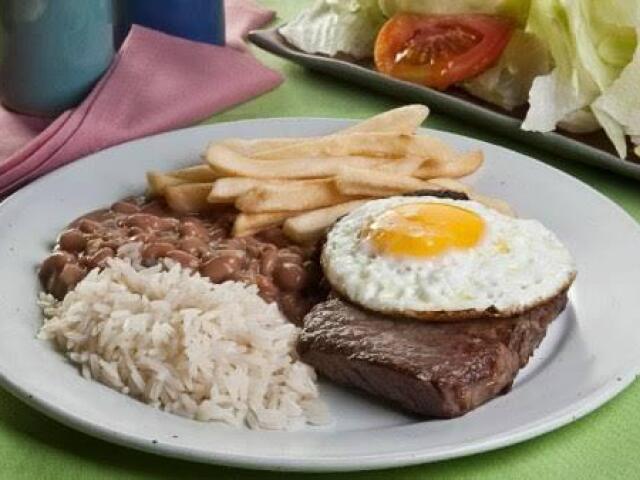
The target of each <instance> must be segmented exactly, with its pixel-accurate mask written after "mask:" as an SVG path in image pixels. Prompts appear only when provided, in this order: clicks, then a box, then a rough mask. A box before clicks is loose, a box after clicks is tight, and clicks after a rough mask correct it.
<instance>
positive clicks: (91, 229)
mask: <svg viewBox="0 0 640 480" xmlns="http://www.w3.org/2000/svg"><path fill="white" fill-rule="evenodd" d="M78 228H79V229H80V231H81V232H84V233H96V232H99V231H100V230H101V229H102V226H101V225H100V223H99V222H96V221H95V220H90V219H88V218H83V219H82V220H80V221H79V222H78Z"/></svg>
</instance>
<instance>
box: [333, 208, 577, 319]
mask: <svg viewBox="0 0 640 480" xmlns="http://www.w3.org/2000/svg"><path fill="white" fill-rule="evenodd" d="M322 266H323V270H324V272H325V275H326V277H327V279H328V281H329V283H330V284H331V286H332V287H333V288H334V289H335V290H336V291H337V292H338V293H340V294H341V295H343V296H345V297H346V298H347V299H349V300H351V301H352V302H354V303H356V304H359V305H361V306H363V307H366V308H368V309H371V310H374V311H378V312H382V313H389V314H392V313H393V314H402V315H408V316H413V317H419V318H425V319H433V320H443V319H461V318H473V317H474V315H475V316H482V315H487V314H490V315H492V316H508V315H513V314H518V313H521V312H523V311H526V310H528V309H529V308H532V307H534V306H537V305H540V304H542V303H543V302H545V301H546V300H548V299H551V298H552V297H554V296H555V295H557V294H558V293H560V292H561V291H563V290H566V289H567V288H568V287H569V286H570V284H571V282H572V281H573V279H574V277H575V274H576V270H575V266H574V262H573V259H572V258H571V255H570V254H569V252H568V250H567V249H566V248H565V247H564V245H562V243H561V242H560V241H559V240H558V238H557V237H556V236H555V235H554V234H553V233H552V232H551V231H549V230H548V229H546V228H545V227H544V226H543V225H542V224H541V223H540V222H538V221H536V220H527V219H519V218H513V217H509V216H506V215H503V214H501V213H499V212H497V211H495V210H492V209H490V208H488V207H486V206H484V205H482V204H480V203H477V202H474V201H467V200H451V199H446V198H435V197H392V198H386V199H381V200H375V201H371V202H367V203H366V204H364V205H362V206H361V207H359V208H358V209H356V210H354V211H353V212H351V213H350V214H348V215H346V216H345V217H343V218H342V219H340V220H339V221H338V222H337V223H336V224H335V225H334V226H333V227H332V229H331V230H330V231H329V233H328V235H327V241H326V244H325V246H324V248H323V252H322ZM443 314H444V315H443ZM460 314H462V315H460Z"/></svg>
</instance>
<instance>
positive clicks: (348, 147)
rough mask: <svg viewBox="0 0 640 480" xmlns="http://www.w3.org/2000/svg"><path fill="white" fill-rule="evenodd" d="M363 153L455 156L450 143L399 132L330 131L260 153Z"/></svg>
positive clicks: (273, 156) (277, 156)
mask: <svg viewBox="0 0 640 480" xmlns="http://www.w3.org/2000/svg"><path fill="white" fill-rule="evenodd" d="M348 156H363V157H374V158H402V157H407V156H411V157H419V158H423V159H425V160H426V159H430V158H432V159H435V160H437V161H439V162H448V161H450V160H453V159H454V158H455V154H454V152H453V150H452V149H451V147H450V146H449V145H447V144H446V143H444V142H443V141H441V140H439V139H437V138H434V137H429V136H417V135H398V134H395V133H352V134H348V135H330V136H327V137H319V138H315V139H312V140H308V141H306V142H301V143H297V144H294V145H288V146H286V147H281V148H276V149H273V150H268V151H264V152H261V153H257V154H255V155H254V156H253V158H256V159H259V160H284V159H291V158H309V157H311V158H318V157H319V158H325V157H348Z"/></svg>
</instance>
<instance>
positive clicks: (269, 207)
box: [235, 178, 354, 213]
mask: <svg viewBox="0 0 640 480" xmlns="http://www.w3.org/2000/svg"><path fill="white" fill-rule="evenodd" d="M349 200H354V198H353V197H350V196H347V195H342V194H341V193H340V192H338V190H337V189H336V186H335V183H334V181H333V178H327V179H321V180H307V181H297V182H295V181H294V182H287V183H282V184H280V185H262V186H260V187H256V188H252V189H251V190H249V191H248V192H247V193H245V194H244V195H242V196H241V197H238V199H237V200H236V203H235V205H236V208H237V209H238V210H240V211H241V212H246V213H261V212H285V211H286V212H295V211H301V210H312V209H314V208H320V207H326V206H328V205H335V204H337V203H343V202H347V201H349Z"/></svg>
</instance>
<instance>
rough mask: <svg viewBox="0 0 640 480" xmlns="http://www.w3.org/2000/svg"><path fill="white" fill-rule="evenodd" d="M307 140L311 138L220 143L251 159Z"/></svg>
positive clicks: (261, 139)
mask: <svg viewBox="0 0 640 480" xmlns="http://www.w3.org/2000/svg"><path fill="white" fill-rule="evenodd" d="M307 140H311V138H257V139H255V140H245V139H243V138H229V139H226V140H223V141H222V142H220V143H221V144H222V145H224V146H225V147H227V148H229V149H231V150H233V151H235V152H238V153H240V154H242V155H246V156H247V157H251V156H253V155H257V154H260V153H262V152H267V151H269V150H275V149H277V148H284V147H289V146H291V145H296V144H298V143H301V142H305V141H307Z"/></svg>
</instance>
